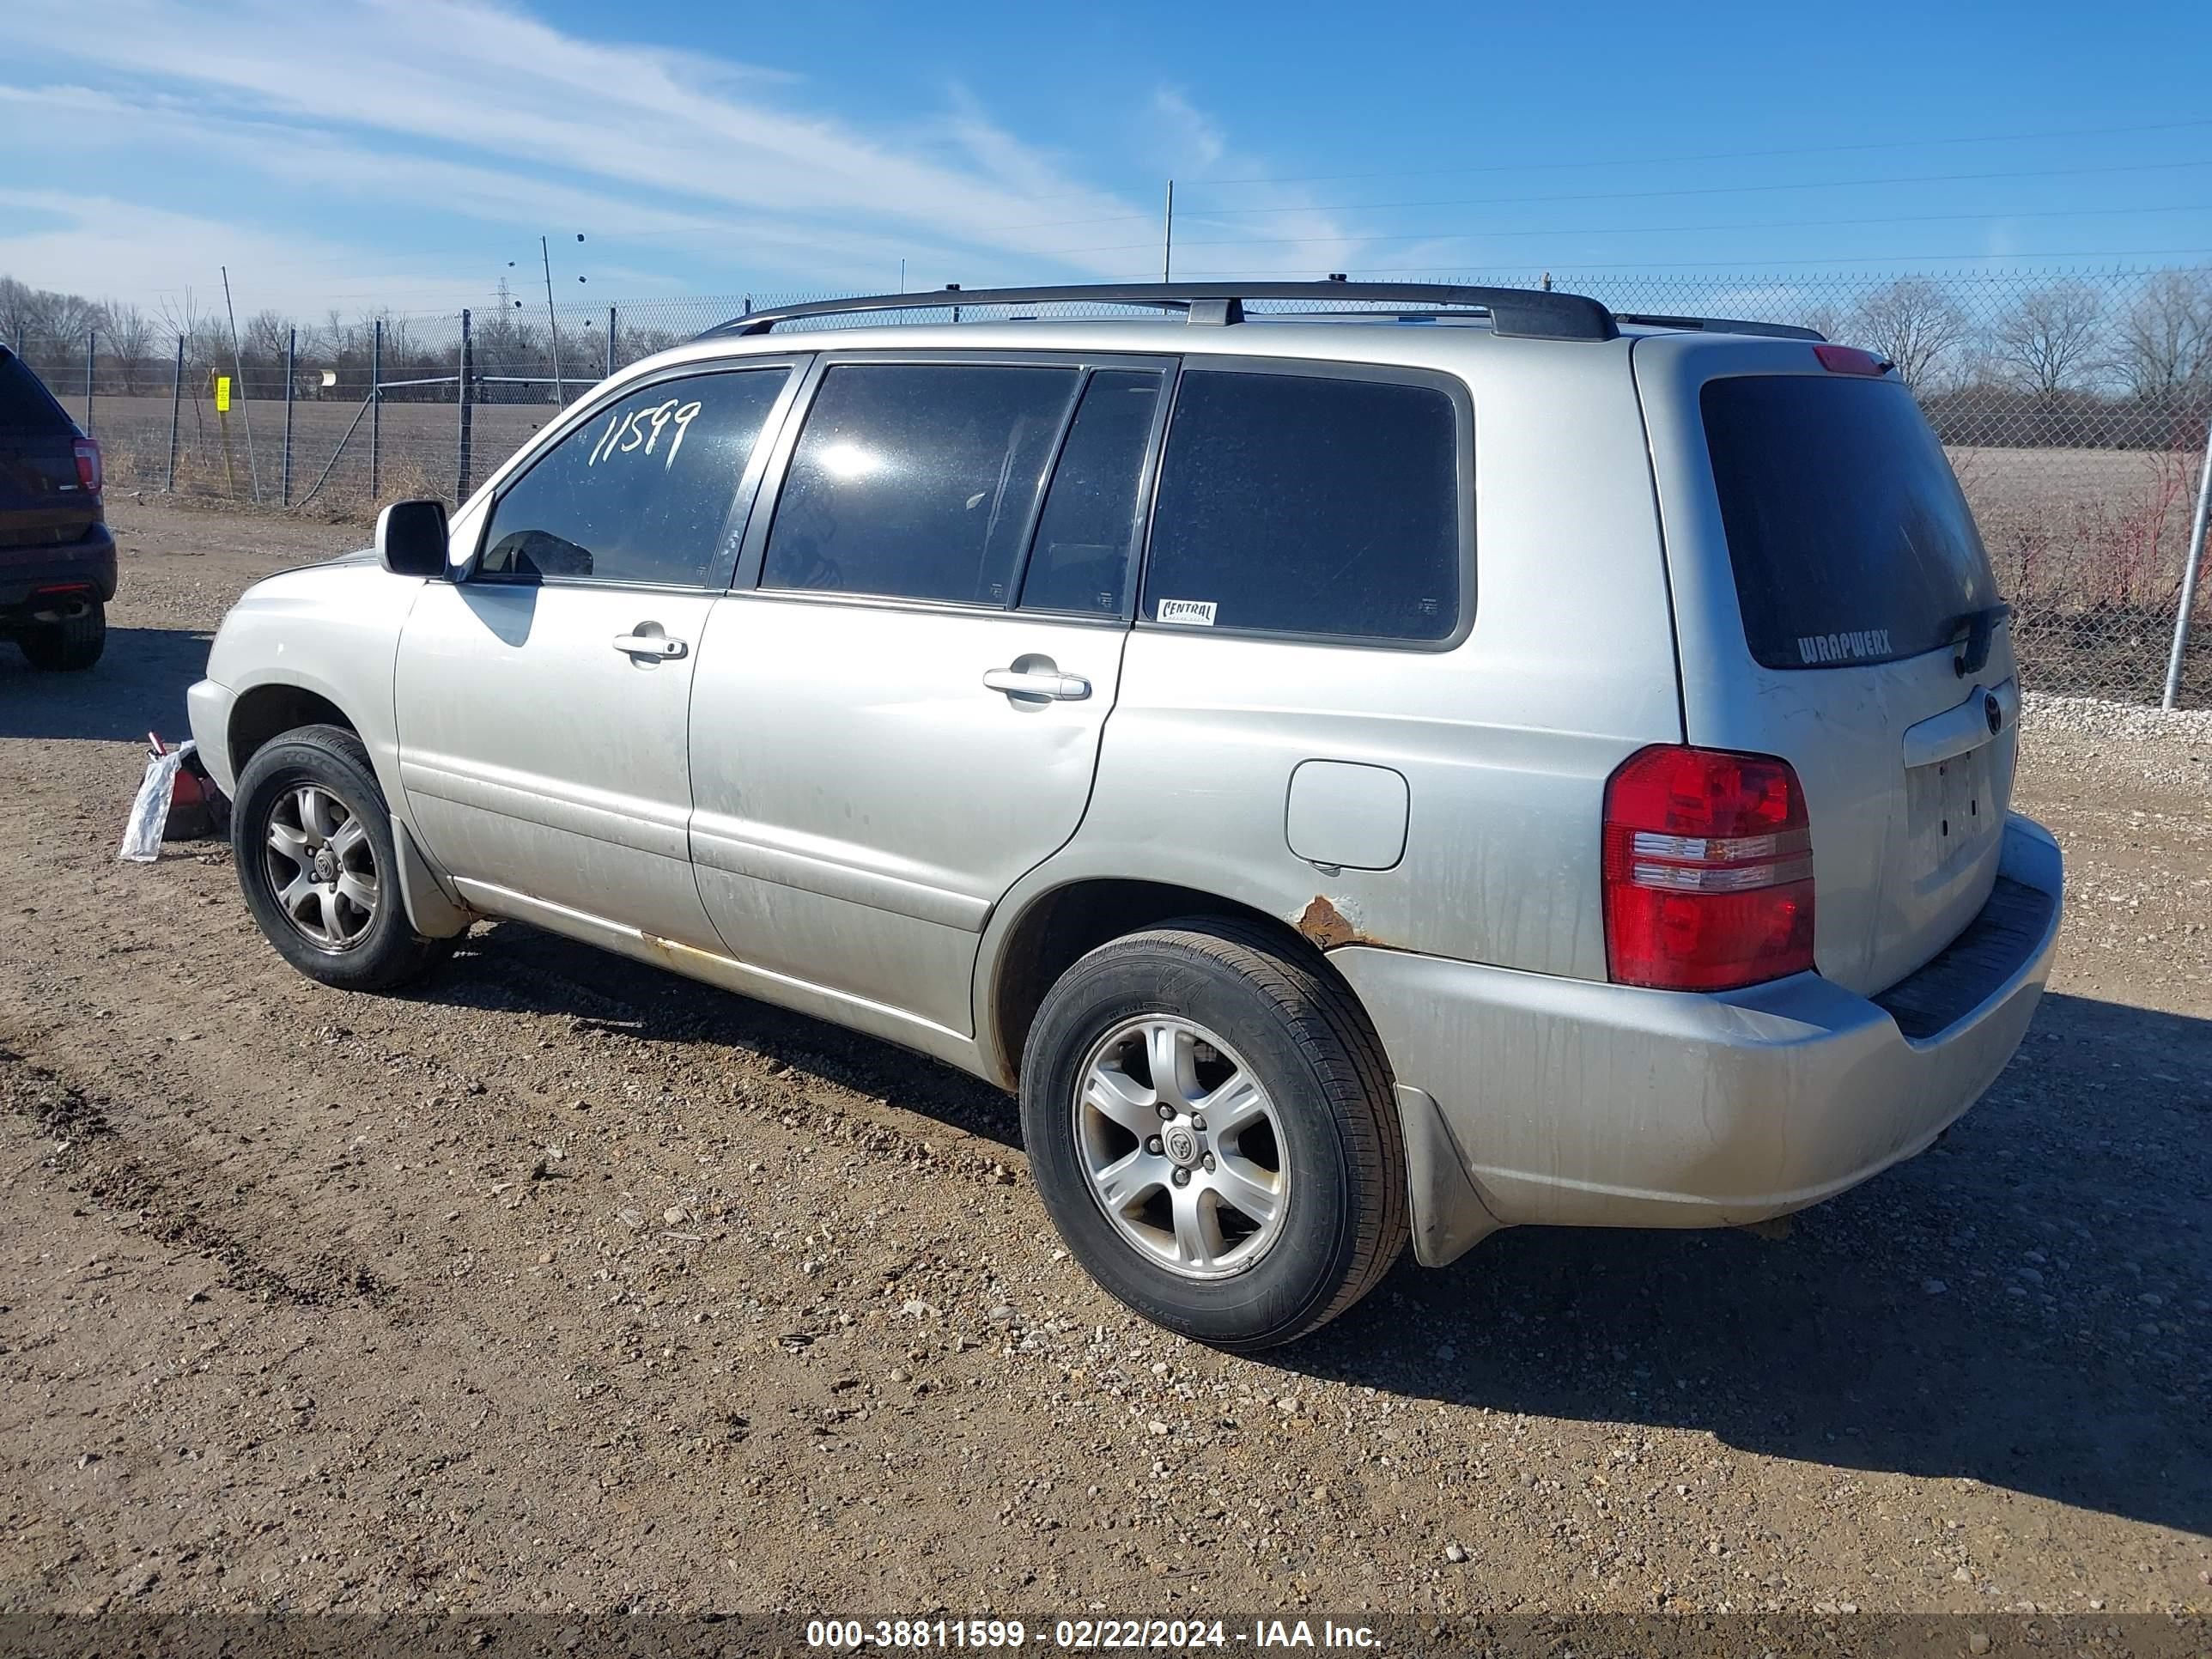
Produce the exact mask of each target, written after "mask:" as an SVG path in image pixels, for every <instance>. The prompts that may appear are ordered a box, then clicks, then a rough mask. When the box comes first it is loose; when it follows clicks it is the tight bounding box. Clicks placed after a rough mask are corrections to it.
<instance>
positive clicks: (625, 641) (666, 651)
mask: <svg viewBox="0 0 2212 1659" xmlns="http://www.w3.org/2000/svg"><path fill="white" fill-rule="evenodd" d="M690 648H691V647H690V646H688V645H686V644H684V641H681V640H671V639H670V638H669V637H668V636H667V635H665V634H617V635H615V649H616V650H617V651H619V652H621V653H623V655H624V656H625V657H649V658H651V659H653V661H655V662H673V661H675V660H676V659H677V658H678V657H680V656H682V655H684V653H685V652H687V651H689V650H690Z"/></svg>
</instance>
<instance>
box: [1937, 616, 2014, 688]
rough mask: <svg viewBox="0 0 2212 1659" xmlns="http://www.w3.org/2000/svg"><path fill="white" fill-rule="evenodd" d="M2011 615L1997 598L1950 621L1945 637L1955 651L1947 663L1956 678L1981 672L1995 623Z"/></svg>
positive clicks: (1985, 661)
mask: <svg viewBox="0 0 2212 1659" xmlns="http://www.w3.org/2000/svg"><path fill="white" fill-rule="evenodd" d="M2011 615H2012V607H2011V606H2010V605H2006V604H2004V603H2003V602H2002V600H2000V601H1999V602H1998V603H1997V604H1996V605H1984V606H1983V607H1982V608H1981V609H1980V610H1979V611H1967V612H1966V614H1965V615H1964V616H1961V617H1956V618H1954V620H1953V621H1952V623H1951V628H1950V634H1949V637H1950V640H1951V642H1952V643H1953V644H1954V645H1955V646H1957V647H1959V652H1958V654H1957V655H1956V656H1954V658H1952V659H1951V666H1952V667H1953V668H1954V669H1955V670H1956V671H1958V675H1959V678H1960V679H1964V678H1966V676H1967V675H1969V674H1978V673H1980V672H1981V671H1982V668H1983V665H1984V664H1986V663H1987V662H1988V661H1989V659H1990V638H1991V637H1992V636H1993V635H1995V634H1996V629H1997V624H1998V623H2001V622H2002V621H2003V620H2004V619H2005V618H2006V617H2009V616H2011Z"/></svg>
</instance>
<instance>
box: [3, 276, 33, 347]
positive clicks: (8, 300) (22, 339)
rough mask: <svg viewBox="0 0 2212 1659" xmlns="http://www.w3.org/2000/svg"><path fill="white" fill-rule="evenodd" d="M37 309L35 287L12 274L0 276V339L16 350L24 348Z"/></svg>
mask: <svg viewBox="0 0 2212 1659" xmlns="http://www.w3.org/2000/svg"><path fill="white" fill-rule="evenodd" d="M37 310H38V294H37V291H36V290H35V289H33V288H31V287H30V286H29V285H28V284H27V283H19V282H17V281H16V280H15V278H14V277H13V276H0V341H3V342H5V343H7V344H8V345H9V346H10V347H12V348H13V349H15V350H16V351H17V352H21V351H24V350H26V349H27V344H26V342H27V340H28V339H29V337H30V331H31V323H32V320H33V316H34V315H35V313H36V312H37Z"/></svg>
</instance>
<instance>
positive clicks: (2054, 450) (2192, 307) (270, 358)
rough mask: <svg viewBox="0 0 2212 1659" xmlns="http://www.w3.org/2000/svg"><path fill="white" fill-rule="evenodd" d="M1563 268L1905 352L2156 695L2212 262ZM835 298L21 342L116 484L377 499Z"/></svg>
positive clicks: (2005, 565)
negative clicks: (582, 401)
mask: <svg viewBox="0 0 2212 1659" xmlns="http://www.w3.org/2000/svg"><path fill="white" fill-rule="evenodd" d="M1437 280H1441V281H1465V282H1477V281H1480V282H1487V283H1505V284H1508V285H1513V286H1525V287H1535V286H1541V285H1545V284H1547V283H1550V281H1551V278H1550V277H1549V276H1548V275H1547V274H1545V273H1541V272H1518V273H1512V274H1510V275H1506V276H1498V275H1497V274H1487V275H1484V276H1466V275H1447V274H1439V275H1438V276H1437ZM1558 285H1559V287H1562V288H1570V289H1574V290H1575V291H1577V292H1579V293H1585V294H1589V295H1593V296H1594V297H1595V298H1597V299H1599V300H1601V301H1604V302H1605V303H1606V304H1607V305H1609V306H1611V307H1613V308H1614V309H1615V310H1617V311H1623V312H1635V313H1658V314H1673V315H1685V316H1705V317H1733V318H1742V319H1753V320H1758V321H1765V322H1781V323H1799V324H1807V325H1811V326H1813V327H1814V328H1817V329H1819V330H1820V331H1821V332H1823V333H1824V334H1826V335H1827V336H1828V337H1830V338H1832V339H1836V340H1840V341H1844V342H1847V343H1852V344H1856V345H1862V346H1865V347H1868V348H1869V349H1873V350H1874V351H1875V352H1877V353H1879V354H1880V355H1881V356H1883V357H1885V358H1887V360H1888V361H1890V362H1893V363H1894V364H1895V365H1896V366H1897V368H1898V369H1899V372H1900V373H1901V374H1903V376H1904V378H1905V380H1907V381H1908V382H1909V383H1910V384H1911V386H1912V388H1913V391H1914V392H1915V394H1916V395H1917V397H1918V398H1919V399H1920V402H1921V404H1922V406H1923V409H1925V410H1926V411H1927V413H1928V416H1929V420H1930V422H1932V423H1933V424H1934V426H1935V428H1936V432H1937V434H1938V435H1939V436H1940V437H1941V438H1942V441H1943V443H1944V445H1945V447H1946V449H1947V450H1948V453H1949V455H1950V458H1951V464H1952V465H1953V467H1954V470H1955V471H1956V472H1957V473H1958V476H1959V481H1960V484H1961V485H1962V486H1963V487H1964V489H1965V490H1966V495H1967V498H1968V500H1969V501H1971V502H1972V506H1973V509H1974V514H1975V517H1976V519H1977V520H1978V522H1979V524H1980V526H1981V530H1982V535H1983V538H1984V540H1985V541H1986V542H1987V544H1988V545H1989V550H1990V557H1991V559H1992V560H1993V561H1994V562H1995V563H1996V569H1997V575H1998V580H1999V584H2000V586H2001V588H2002V591H2003V592H2004V593H2005V594H2006V595H2007V597H2008V598H2009V599H2011V600H2012V602H2013V604H2014V605H2015V610H2016V619H2015V639H2016V641H2017V644H2018V647H2019V651H2020V655H2021V662H2022V671H2023V678H2025V680H2026V681H2027V684H2029V685H2030V686H2031V687H2033V688H2034V689H2037V690H2045V691H2051V692H2057V693H2060V694H2065V695H2075V696H2095V697H2105V698H2112V699H2118V700H2121V701H2125V702H2158V701H2159V700H2160V696H2161V692H2162V691H2164V690H2166V678H2167V674H2168V669H2169V652H2170V647H2172V642H2173V640H2174V636H2175V623H2176V620H2177V613H2178V610H2179V605H2180V599H2181V593H2182V589H2183V573H2184V567H2185V563H2186V562H2187V556H2188V550H2189V547H2190V536H2191V520H2192V513H2193V509H2194V507H2195V506H2196V502H2197V494H2198V489H2199V482H2200V479H2201V477H2202V474H2203V468H2204V465H2205V456H2206V447H2207V433H2208V422H2212V269H2181V270H2176V269H2167V270H2127V271H2105V272H2098V273H2083V272H2021V271H2012V272H2003V273H1973V274H1966V275H1959V274H1947V275H1940V276H1938V275H1905V276H1818V277H1797V276H1702V275H1701V276H1612V275H1601V276H1594V277H1573V278H1562V279H1561V280H1560V281H1559V283H1558ZM836 297H847V296H840V295H826V294H808V295H795V294H776V295H733V296H698V297H690V298H684V299H671V300H660V301H647V302H643V303H629V304H623V305H618V306H613V307H604V308H586V307H560V308H559V309H557V310H556V311H555V312H553V313H550V314H549V313H547V312H545V311H544V310H537V311H533V310H532V309H531V308H530V307H527V306H526V305H523V304H521V303H520V302H516V301H512V300H511V299H502V300H501V301H500V302H499V303H497V304H495V305H493V306H490V307H484V308H483V309H481V310H472V311H471V312H467V313H459V314H447V315H432V316H424V315H405V316H403V315H386V316H383V317H372V318H364V319H357V320H355V321H350V322H349V321H346V320H343V319H342V318H341V317H340V316H339V315H338V314H337V313H335V312H334V313H331V314H330V315H329V316H328V317H327V318H326V319H325V320H324V321H323V322H321V323H319V324H314V325H297V326H295V325H291V324H289V323H288V322H286V321H284V320H283V319H278V318H276V317H274V316H272V315H271V314H270V313H262V314H261V315H259V316H258V317H256V318H253V319H251V321H250V322H249V324H248V325H246V328H245V329H243V330H242V331H240V333H239V334H238V335H237V336H236V337H234V336H233V335H232V333H231V332H230V331H229V329H228V327H227V326H224V325H222V324H221V323H220V322H216V323H204V324H202V325H199V326H197V327H195V328H193V329H191V330H190V331H187V332H186V333H185V334H182V335H158V336H157V335H154V334H152V333H151V331H149V330H147V329H146V328H144V327H143V325H141V326H139V327H137V328H135V329H125V330H123V331H120V332H118V331H115V330H112V329H111V330H106V331H102V330H101V329H100V328H99V327H97V326H96V325H95V323H94V320H93V319H85V320H84V321H83V322H82V323H80V324H79V325H76V327H75V328H74V329H73V330H71V331H68V332H66V333H65V334H64V333H58V334H57V335H56V337H51V338H40V337H37V336H35V335H33V336H32V337H27V338H26V339H24V340H22V341H20V342H11V343H14V344H15V346H16V349H18V350H19V351H20V352H21V353H22V355H23V356H25V357H26V358H27V360H28V361H29V362H31V363H32V364H33V367H35V368H37V369H38V370H39V372H40V374H41V375H43V376H44V378H45V379H46V382H47V384H48V385H49V386H52V388H53V389H54V391H55V392H57V393H58V395H59V396H60V397H61V398H63V400H64V403H66V404H69V405H70V409H71V412H72V413H74V414H76V416H78V418H79V420H80V421H81V422H82V423H83V424H84V425H85V426H86V427H87V428H88V429H89V430H91V431H92V432H93V433H94V435H97V436H98V437H99V438H100V441H101V444H102V447H103V450H104V452H105V454H106V465H107V473H108V477H109V480H110V485H111V488H113V489H126V490H128V489H143V490H149V491H162V490H167V491H173V492H175V493H177V494H179V495H196V496H208V497H215V498H219V499H222V500H228V501H239V502H248V501H252V502H258V503H260V504H262V505H264V506H267V507H289V508H294V509H301V508H307V509H313V510H316V511H319V512H325V513H338V514H357V515H361V516H363V517H365V516H367V515H368V513H370V512H371V511H372V510H373V508H374V506H375V505H376V504H377V503H379V502H381V501H392V500H396V499H398V498H401V497H404V496H414V495H435V496H440V497H442V498H444V499H446V500H447V501H453V500H455V499H457V498H458V497H459V496H461V495H465V494H466V493H467V491H468V490H469V489H471V488H473V487H474V485H475V483H477V482H480V481H481V480H482V479H483V477H486V476H487V475H488V474H489V472H490V471H492V470H493V469H494V468H495V467H496V466H497V465H499V463H500V462H501V461H502V460H504V459H506V458H507V456H508V455H509V454H511V453H513V450H514V449H515V448H516V447H518V446H519V445H520V444H522V443H523V442H525V441H527V440H528V439H529V437H530V436H531V435H532V434H533V433H535V432H537V431H538V429H539V428H542V427H544V424H545V423H546V422H547V421H549V420H550V419H552V418H553V417H554V416H556V414H557V413H558V412H559V410H560V409H561V408H562V405H563V404H565V403H567V402H568V401H572V400H573V399H574V398H577V397H580V396H581V395H582V394H583V393H584V392H587V391H588V390H589V389H590V388H591V387H592V386H593V385H594V384H596V383H597V382H598V381H599V380H600V379H601V378H602V377H603V376H605V374H609V373H611V372H612V371H613V370H614V369H616V368H620V367H622V366H623V365H625V364H628V363H631V362H636V361H637V360H638V359H640V358H641V357H645V356H650V355H652V354H653V353H654V352H657V351H659V350H662V349H665V348H667V347H669V346H671V345H675V344H677V343H680V342H682V341H684V340H686V339H689V338H690V337H693V336H694V335H696V334H698V333H699V332H701V331H702V330H705V329H708V328H710V327H712V326H714V325H716V324H718V323H720V322H723V321H726V320H727V319H730V318H732V317H734V316H738V315H741V314H743V313H746V312H749V311H754V310H764V309H768V308H769V307H774V306H780V305H786V304H791V303H795V302H798V301H803V300H809V299H826V298H836ZM1296 308H1300V309H1311V308H1312V307H1310V306H1299V307H1296ZM1032 309H1033V308H1032ZM1121 309H1123V308H1121V307H1099V306H1095V305H1093V306H1085V307H1062V308H1060V310H1061V312H1062V313H1063V314H1065V313H1067V312H1069V311H1071V310H1079V311H1083V312H1088V313H1099V312H1103V311H1109V310H1112V311H1119V310H1121ZM958 314H965V315H969V316H975V317H980V316H984V315H994V314H996V315H1003V314H1005V313H1004V310H1003V308H1000V309H998V310H996V311H993V310H991V309H990V308H986V307H975V306H974V305H973V304H972V302H969V303H965V304H963V303H962V302H960V301H953V300H948V302H947V305H946V307H945V309H944V310H943V311H941V312H940V311H921V312H908V313H896V314H895V315H892V316H879V317H877V318H873V319H870V318H844V319H833V322H832V324H831V325H838V326H849V325H852V324H853V323H854V322H866V321H878V322H882V323H884V324H885V325H896V324H897V323H899V322H903V321H915V320H933V319H945V318H947V317H951V316H953V315H958ZM801 326H804V325H801ZM464 376H465V385H466V391H467V395H466V396H465V397H464V396H463V395H462V390H463V385H464ZM2194 597H2195V606H2194V610H2195V615H2194V616H2193V617H2192V618H2191V630H2190V633H2191V641H2190V644H2189V647H2188V649H2187V650H2186V651H2185V653H2184V654H2183V658H2182V659H2181V661H2180V664H2179V678H2178V682H2177V684H2176V686H2175V688H2174V689H2175V690H2177V691H2178V694H2179V701H2180V702H2185V703H2187V704H2189V705H2190V706H2192V707H2199V708H2201V707H2206V706H2212V581H2200V582H2199V584H2198V586H2197V592H2196V594H2195V596H2194Z"/></svg>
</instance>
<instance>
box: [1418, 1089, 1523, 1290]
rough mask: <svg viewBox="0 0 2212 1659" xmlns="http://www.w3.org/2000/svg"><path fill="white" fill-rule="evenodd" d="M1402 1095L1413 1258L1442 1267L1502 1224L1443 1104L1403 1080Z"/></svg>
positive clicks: (1430, 1265) (1463, 1253)
mask: <svg viewBox="0 0 2212 1659" xmlns="http://www.w3.org/2000/svg"><path fill="white" fill-rule="evenodd" d="M1397 1093H1398V1120H1399V1121H1400V1123H1401V1125H1403V1127H1404V1132H1405V1136H1406V1182H1407V1186H1408V1187H1409V1188H1411V1194H1410V1195H1411V1197H1412V1200H1413V1259H1414V1260H1415V1261H1419V1263H1420V1264H1421V1265H1422V1266H1423V1267H1443V1265H1444V1264H1445V1263H1446V1262H1448V1261H1457V1260H1458V1259H1459V1258H1460V1257H1461V1256H1462V1255H1466V1254H1467V1252H1468V1250H1469V1249H1472V1248H1473V1247H1474V1245H1476V1244H1478V1243H1481V1242H1482V1240H1484V1239H1485V1238H1487V1237H1489V1236H1490V1235H1491V1234H1492V1233H1494V1232H1496V1231H1498V1226H1499V1222H1498V1218H1497V1217H1496V1216H1494V1215H1492V1213H1491V1212H1490V1209H1489V1206H1486V1204H1484V1203H1483V1201H1482V1194H1480V1193H1479V1192H1477V1191H1476V1190H1475V1186H1474V1181H1473V1180H1472V1179H1470V1178H1469V1176H1468V1173H1467V1164H1466V1162H1465V1160H1464V1159H1462V1158H1461V1157H1460V1151H1459V1145H1458V1143H1457V1142H1456V1141H1455V1140H1454V1139H1452V1136H1451V1131H1450V1130H1449V1129H1448V1128H1446V1127H1444V1120H1443V1113H1441V1112H1439V1111H1437V1103H1436V1102H1435V1101H1433V1100H1431V1099H1430V1098H1429V1097H1428V1095H1427V1094H1426V1093H1425V1091H1422V1090H1419V1089H1415V1088H1411V1087H1409V1086H1408V1085H1405V1084H1403V1083H1401V1084H1400V1085H1397Z"/></svg>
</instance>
